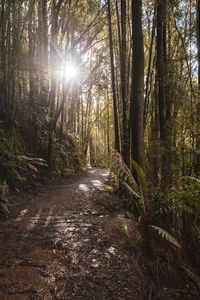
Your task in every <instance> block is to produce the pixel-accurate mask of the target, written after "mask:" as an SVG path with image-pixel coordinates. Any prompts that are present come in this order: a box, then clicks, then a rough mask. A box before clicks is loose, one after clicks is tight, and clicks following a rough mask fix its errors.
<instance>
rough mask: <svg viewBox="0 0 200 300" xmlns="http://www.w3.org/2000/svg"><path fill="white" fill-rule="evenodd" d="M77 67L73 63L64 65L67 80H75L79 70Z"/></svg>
mask: <svg viewBox="0 0 200 300" xmlns="http://www.w3.org/2000/svg"><path fill="white" fill-rule="evenodd" d="M77 71H78V70H77V67H76V66H74V65H72V64H66V65H65V66H64V70H63V72H64V74H63V75H64V77H65V79H66V80H73V79H76V78H77V75H78V72H77Z"/></svg>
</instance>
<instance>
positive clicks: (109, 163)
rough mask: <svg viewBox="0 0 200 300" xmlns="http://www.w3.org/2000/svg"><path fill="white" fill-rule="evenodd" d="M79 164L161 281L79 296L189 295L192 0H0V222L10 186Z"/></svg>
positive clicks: (198, 74) (199, 73)
mask: <svg viewBox="0 0 200 300" xmlns="http://www.w3.org/2000/svg"><path fill="white" fill-rule="evenodd" d="M88 166H90V167H94V168H102V167H105V166H106V167H107V168H108V169H109V170H110V177H109V181H108V185H107V189H110V190H112V193H113V199H114V198H115V197H116V198H117V200H116V199H115V202H114V204H113V203H112V207H107V206H106V205H105V206H106V207H107V208H108V209H109V210H110V211H111V210H112V211H113V210H117V209H118V210H119V209H120V210H121V209H122V210H123V211H126V213H125V214H126V217H127V218H128V219H130V220H134V222H137V224H138V231H139V232H140V234H141V236H142V242H141V240H140V241H139V242H138V243H136V242H135V243H134V242H133V241H132V238H131V237H128V241H127V236H126V237H125V239H126V243H128V248H130V249H129V250H130V252H131V253H133V252H134V253H135V252H137V251H139V252H142V253H143V255H144V257H149V258H148V259H149V261H151V266H153V267H152V268H153V269H154V270H156V268H157V269H158V270H159V271H158V273H159V272H160V273H161V274H162V275H163V274H164V275H163V277H162V275H161V277H162V279H161V281H162V283H163V284H166V285H167V284H168V286H167V288H166V290H165V291H164V292H163V291H162V293H161V292H158V293H157V295H156V292H155V291H153V289H152V291H153V292H152V291H151V294H150V292H149V294H148V297H147V296H145V297H146V298H145V297H144V298H142V297H141V298H134V297H133V298H131V297H130V298H128V296H124V298H123V296H122V298H117V296H116V297H114V298H111V297H110V298H109V296H106V297H107V298H103V296H102V297H100V298H98V297H97V298H92V297H91V299H199V297H200V270H199V268H198V266H199V264H200V1H199V0H196V1H193V0H143V1H141V0H16V1H13V0H0V218H1V222H3V220H4V218H5V216H6V218H8V219H9V211H10V210H12V205H11V202H12V201H10V199H9V197H10V194H11V195H13V194H14V195H19V194H21V193H24V190H25V191H26V192H27V191H29V190H30V191H32V190H34V189H37V188H38V187H40V186H41V185H45V184H47V182H48V180H52V181H54V180H58V178H60V179H63V178H64V179H66V180H67V179H68V178H70V177H76V174H77V173H79V172H80V171H81V172H87V170H88ZM8 190H9V192H8ZM109 192H110V191H109ZM12 197H13V196H12ZM12 197H11V198H12ZM124 226H125V227H124V228H125V229H124V231H123V236H124V235H126V231H127V227H126V225H124ZM0 229H1V225H0ZM0 233H1V231H0ZM123 238H124V237H122V239H123ZM0 240H1V234H0ZM138 249H140V250H138ZM145 259H147V258H145ZM0 266H1V263H0ZM161 266H162V267H161ZM163 266H166V270H165V272H164V271H163V269H162V268H163ZM164 268H165V267H164ZM155 273H156V271H154V275H155ZM0 275H1V273H0ZM155 277H156V278H157V277H159V275H158V274H157V273H156V275H155ZM170 277H171V281H170V280H169V278H170ZM0 278H1V276H0ZM166 278H168V279H166ZM177 278H178V279H177ZM156 280H157V279H155V281H156ZM172 281H174V282H176V287H174V286H173V287H172V285H173V284H172ZM166 282H167V283H166ZM155 285H156V284H155ZM160 285H161V283H160ZM149 289H150V288H149ZM163 289H164V288H163ZM170 289H171V292H170ZM155 290H156V288H155ZM168 291H169V292H168ZM0 292H1V289H0ZM0 297H1V294H0ZM20 297H21V298H19V299H25V298H23V297H22V296H20ZM2 299H4V298H2ZM5 299H7V298H5ZM9 299H10V298H9ZM12 299H18V298H12ZM26 299H28V298H26ZM30 299H32V298H30ZM34 299H39V298H37V297H36V298H34ZM41 299H75V298H73V297H71V298H70V297H69V298H65V297H64V296H63V298H59V297H58V298H56V297H54V298H41ZM77 299H79V298H77ZM80 299H85V298H84V297H83V298H80ZM88 299H90V298H88Z"/></svg>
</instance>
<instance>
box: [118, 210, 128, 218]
mask: <svg viewBox="0 0 200 300" xmlns="http://www.w3.org/2000/svg"><path fill="white" fill-rule="evenodd" d="M117 216H118V218H120V219H125V218H126V212H125V211H120V212H118V213H117Z"/></svg>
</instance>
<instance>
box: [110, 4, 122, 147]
mask: <svg viewBox="0 0 200 300" xmlns="http://www.w3.org/2000/svg"><path fill="white" fill-rule="evenodd" d="M108 31H109V42H110V67H111V79H112V93H113V110H114V126H115V127H114V129H115V149H116V150H117V151H118V152H120V145H119V126H118V113H117V97H116V86H115V67H114V54H113V38H112V22H111V9H110V0H108Z"/></svg>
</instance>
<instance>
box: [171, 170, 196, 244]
mask: <svg viewBox="0 0 200 300" xmlns="http://www.w3.org/2000/svg"><path fill="white" fill-rule="evenodd" d="M181 181H182V184H181V186H180V188H178V189H172V190H170V192H169V193H168V195H167V196H168V201H170V202H171V203H173V204H174V208H173V210H172V212H173V216H176V219H177V220H176V223H178V221H179V223H180V222H183V229H184V230H183V231H184V232H183V233H182V238H183V239H185V238H186V239H188V240H187V241H186V242H187V246H188V247H189V248H190V249H194V248H200V180H199V179H198V178H196V177H192V176H184V177H182V178H181ZM184 235H186V236H184Z"/></svg>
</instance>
